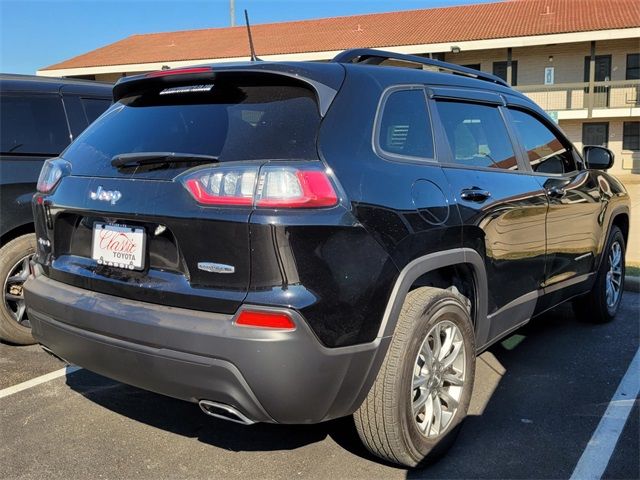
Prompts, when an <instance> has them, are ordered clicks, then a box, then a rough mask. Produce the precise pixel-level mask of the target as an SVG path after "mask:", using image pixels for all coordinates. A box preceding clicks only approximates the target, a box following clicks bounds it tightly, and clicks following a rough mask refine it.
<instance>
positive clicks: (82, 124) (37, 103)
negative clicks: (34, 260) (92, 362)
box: [0, 74, 113, 344]
mask: <svg viewBox="0 0 640 480" xmlns="http://www.w3.org/2000/svg"><path fill="white" fill-rule="evenodd" d="M112 88H113V86H112V85H108V84H101V83H96V82H88V81H80V80H66V79H61V78H46V77H35V76H29V75H7V74H2V75H0V284H2V302H0V339H2V340H7V341H10V342H13V343H17V344H26V343H33V338H32V336H31V330H30V326H29V319H28V318H27V314H26V313H25V307H24V297H23V295H22V284H23V283H24V280H25V279H26V276H27V273H28V268H27V267H28V259H29V257H30V256H31V255H33V252H34V251H35V241H36V240H35V235H34V234H33V232H34V227H33V215H32V211H31V197H32V196H33V194H34V193H35V190H36V180H37V179H38V174H39V173H40V170H41V168H42V163H43V162H44V160H46V159H47V158H50V157H55V156H57V155H59V154H60V152H61V151H62V150H64V148H65V147H66V146H67V145H69V142H70V141H71V140H73V138H75V137H76V136H77V135H78V134H80V132H82V130H84V129H85V128H86V127H87V125H89V124H90V123H91V122H93V121H94V120H95V119H96V118H97V117H98V116H99V115H100V114H101V113H102V112H104V111H105V110H106V109H107V108H108V107H109V105H110V103H111V89H112Z"/></svg>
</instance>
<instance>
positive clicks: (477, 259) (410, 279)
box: [378, 248, 489, 345]
mask: <svg viewBox="0 0 640 480" xmlns="http://www.w3.org/2000/svg"><path fill="white" fill-rule="evenodd" d="M455 271H458V272H466V275H467V276H466V278H460V277H458V278H457V279H455V280H457V281H459V282H461V284H462V286H463V288H460V287H459V286H458V285H456V282H455V281H454V282H452V283H451V284H449V285H444V284H442V283H441V282H443V281H444V280H443V279H441V280H438V277H441V278H446V277H447V276H450V275H452V272H455ZM441 273H444V275H440V274H441ZM453 275H454V276H455V273H453ZM425 281H426V282H429V283H430V284H431V286H435V287H439V288H449V287H452V286H455V287H456V288H457V290H458V291H459V292H460V293H461V294H462V295H463V296H465V297H467V298H468V299H469V300H471V302H472V305H471V311H472V317H471V318H472V321H473V323H474V326H475V330H476V342H477V345H482V344H483V343H482V341H483V339H484V338H485V337H486V336H487V335H488V332H489V325H488V322H487V298H488V286H487V274H486V270H485V266H484V261H483V259H482V257H481V256H480V254H479V253H478V252H476V251H475V250H473V249H470V248H456V249H451V250H445V251H441V252H435V253H431V254H428V255H424V256H422V257H418V258H416V259H414V260H413V261H411V262H410V263H409V264H407V265H406V266H405V267H404V268H403V269H402V270H401V271H400V274H399V276H398V279H397V280H396V283H395V286H394V288H393V290H392V292H391V296H390V299H389V302H388V303H387V307H386V309H385V312H384V316H383V319H382V323H381V325H380V330H379V332H378V338H381V337H390V336H392V335H393V332H394V331H395V327H396V324H397V321H398V317H399V315H400V311H401V309H402V306H403V304H404V302H405V299H406V298H407V295H408V294H409V292H410V291H411V290H412V289H414V288H417V287H420V286H424V285H421V283H423V282H425ZM438 282H440V283H441V284H439V283H438ZM465 285H466V287H465ZM464 288H471V289H472V298H469V296H468V294H467V295H465V293H466V292H465V291H464Z"/></svg>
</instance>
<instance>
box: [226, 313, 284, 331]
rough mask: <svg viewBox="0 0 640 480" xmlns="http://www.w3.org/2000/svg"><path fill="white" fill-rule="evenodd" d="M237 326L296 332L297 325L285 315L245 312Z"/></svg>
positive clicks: (239, 318) (240, 316) (241, 314)
mask: <svg viewBox="0 0 640 480" xmlns="http://www.w3.org/2000/svg"><path fill="white" fill-rule="evenodd" d="M236 325H240V326H243V327H255V328H276V329H279V330H294V329H295V328H296V324H295V323H293V320H292V319H291V317H290V316H289V315H287V314H285V313H278V312H266V311H265V312H261V311H258V310H243V311H242V312H240V315H239V316H238V318H237V319H236Z"/></svg>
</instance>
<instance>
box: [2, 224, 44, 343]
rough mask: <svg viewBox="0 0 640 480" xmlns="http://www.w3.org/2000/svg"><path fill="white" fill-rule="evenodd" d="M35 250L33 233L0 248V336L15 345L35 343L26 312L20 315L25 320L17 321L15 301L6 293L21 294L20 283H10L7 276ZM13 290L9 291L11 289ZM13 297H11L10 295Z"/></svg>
mask: <svg viewBox="0 0 640 480" xmlns="http://www.w3.org/2000/svg"><path fill="white" fill-rule="evenodd" d="M35 251H36V236H35V234H33V233H30V234H27V235H22V236H20V237H18V238H15V239H13V240H11V241H10V242H9V243H7V244H6V245H4V246H3V247H2V248H0V284H1V285H2V298H1V299H0V338H1V339H2V340H5V341H7V342H10V343H14V344H16V345H31V344H32V343H35V341H34V340H33V337H32V336H31V328H30V325H29V323H28V319H26V312H25V313H24V317H22V318H23V319H24V320H26V322H24V321H23V323H18V321H17V320H16V313H15V312H16V311H17V303H16V302H15V301H13V300H10V299H9V298H8V297H7V294H9V293H12V294H16V293H17V294H18V295H21V292H22V286H21V284H13V285H10V284H9V283H8V280H9V277H10V276H14V275H13V273H14V271H15V269H16V268H20V265H19V264H20V262H21V261H23V260H24V259H25V258H26V257H30V256H31V255H33V254H34V253H35ZM12 288H13V289H14V290H13V291H10V290H11V289H12ZM11 298H13V297H11Z"/></svg>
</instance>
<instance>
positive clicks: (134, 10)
mask: <svg viewBox="0 0 640 480" xmlns="http://www.w3.org/2000/svg"><path fill="white" fill-rule="evenodd" d="M487 1H491V0H236V22H238V23H240V22H242V21H243V13H242V12H243V9H245V8H246V9H248V10H249V15H250V17H251V23H254V24H257V23H270V22H280V21H287V20H301V19H308V18H321V17H332V16H338V15H352V14H359V13H374V12H388V11H395V10H410V9H416V8H429V7H439V6H451V5H462V4H468V3H481V2H487ZM493 1H496V0H493ZM229 23H230V17H229V0H37V1H36V0H0V72H3V73H35V71H36V70H37V69H39V68H42V67H45V66H48V65H51V64H53V63H57V62H60V61H62V60H66V59H68V58H71V57H73V56H75V55H79V54H81V53H85V52H88V51H90V50H93V49H95V48H98V47H101V46H104V45H107V44H109V43H112V42H115V41H117V40H121V39H123V38H125V37H127V36H129V35H132V34H135V33H151V32H167V31H173V30H188V29H195V28H210V27H225V26H228V25H229Z"/></svg>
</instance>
